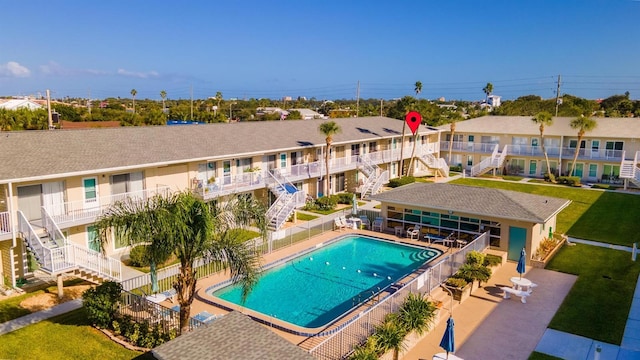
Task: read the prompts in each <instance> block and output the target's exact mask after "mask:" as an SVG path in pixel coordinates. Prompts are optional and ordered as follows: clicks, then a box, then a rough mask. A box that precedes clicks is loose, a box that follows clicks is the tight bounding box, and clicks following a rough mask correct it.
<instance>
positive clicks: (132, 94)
mask: <svg viewBox="0 0 640 360" xmlns="http://www.w3.org/2000/svg"><path fill="white" fill-rule="evenodd" d="M137 94H138V91H137V90H136V89H131V98H132V99H133V113H134V114H135V113H136V95H137Z"/></svg>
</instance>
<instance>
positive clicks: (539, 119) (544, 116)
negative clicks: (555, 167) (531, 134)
mask: <svg viewBox="0 0 640 360" xmlns="http://www.w3.org/2000/svg"><path fill="white" fill-rule="evenodd" d="M531 120H532V121H533V122H534V123H536V124H538V125H540V143H541V144H542V153H543V154H544V160H545V161H546V162H547V174H551V164H549V156H548V155H547V149H545V147H544V127H545V126H551V125H552V124H553V117H552V116H551V113H550V112H548V111H541V112H539V113H537V114H536V116H534V117H533V118H531Z"/></svg>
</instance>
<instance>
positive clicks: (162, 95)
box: [160, 90, 167, 112]
mask: <svg viewBox="0 0 640 360" xmlns="http://www.w3.org/2000/svg"><path fill="white" fill-rule="evenodd" d="M160 97H161V98H162V111H163V112H164V109H165V106H164V105H165V102H164V101H165V99H166V98H167V92H166V91H164V90H162V91H160Z"/></svg>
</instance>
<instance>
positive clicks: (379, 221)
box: [371, 217, 384, 232]
mask: <svg viewBox="0 0 640 360" xmlns="http://www.w3.org/2000/svg"><path fill="white" fill-rule="evenodd" d="M383 226H384V218H382V217H377V218H375V220H373V224H372V225H371V230H373V231H376V229H377V231H379V232H382V227H383Z"/></svg>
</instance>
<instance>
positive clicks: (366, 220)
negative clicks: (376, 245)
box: [360, 215, 371, 230]
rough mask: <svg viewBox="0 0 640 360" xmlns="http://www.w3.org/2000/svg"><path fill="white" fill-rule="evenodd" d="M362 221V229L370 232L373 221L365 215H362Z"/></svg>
mask: <svg viewBox="0 0 640 360" xmlns="http://www.w3.org/2000/svg"><path fill="white" fill-rule="evenodd" d="M360 221H362V228H364V229H367V230H370V229H371V221H369V218H368V217H366V216H365V215H360Z"/></svg>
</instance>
